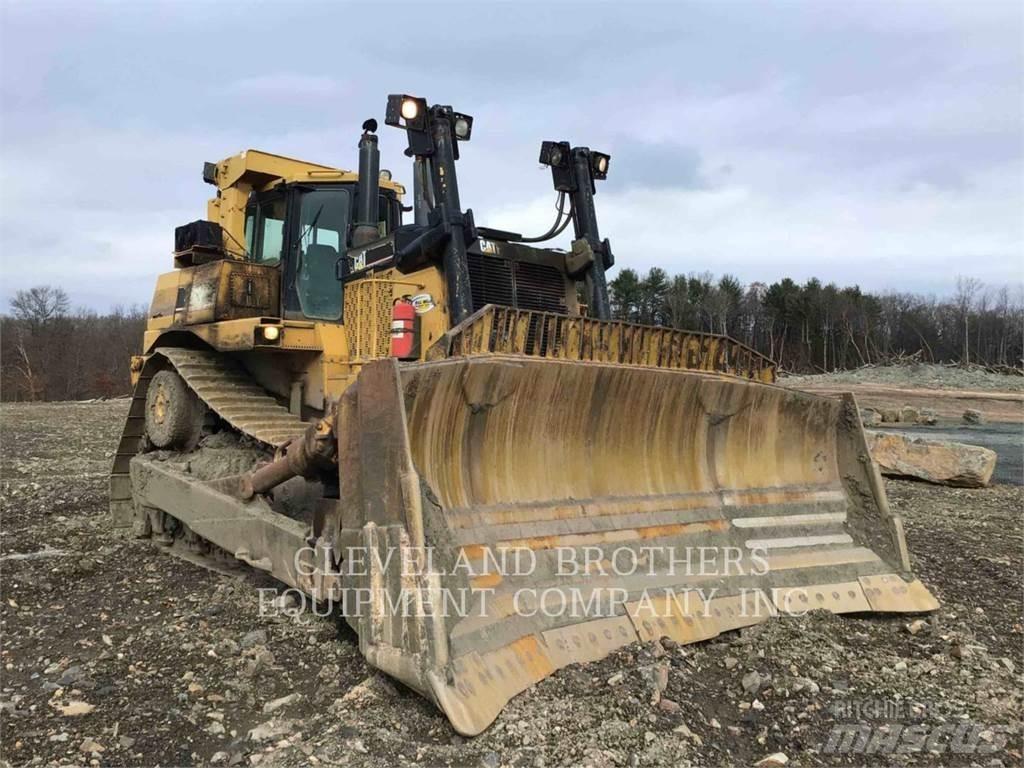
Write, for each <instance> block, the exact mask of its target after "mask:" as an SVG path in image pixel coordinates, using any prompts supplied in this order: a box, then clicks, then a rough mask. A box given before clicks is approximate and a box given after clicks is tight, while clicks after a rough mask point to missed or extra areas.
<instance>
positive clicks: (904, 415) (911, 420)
mask: <svg viewBox="0 0 1024 768" xmlns="http://www.w3.org/2000/svg"><path fill="white" fill-rule="evenodd" d="M920 420H921V412H920V411H919V410H917V408H915V407H914V406H912V405H904V406H903V407H902V408H900V421H902V422H906V423H907V424H916V423H917V422H918V421H920Z"/></svg>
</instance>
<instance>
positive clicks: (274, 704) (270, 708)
mask: <svg viewBox="0 0 1024 768" xmlns="http://www.w3.org/2000/svg"><path fill="white" fill-rule="evenodd" d="M300 701H302V694H301V693H290V694H288V695H287V696H282V697H281V698H279V699H274V700H273V701H268V702H267V703H266V704H264V705H263V714H265V715H269V714H271V713H272V712H276V711H277V710H279V709H281V708H282V707H290V706H291V705H292V704H297V703H298V702H300Z"/></svg>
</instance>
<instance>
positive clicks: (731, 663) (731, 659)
mask: <svg viewBox="0 0 1024 768" xmlns="http://www.w3.org/2000/svg"><path fill="white" fill-rule="evenodd" d="M722 663H723V664H724V665H725V668H726V669H732V668H733V667H735V666H736V665H737V664H739V663H740V660H739V659H737V658H736V657H735V656H726V657H725V659H724V660H723V661H722Z"/></svg>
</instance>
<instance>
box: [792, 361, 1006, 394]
mask: <svg viewBox="0 0 1024 768" xmlns="http://www.w3.org/2000/svg"><path fill="white" fill-rule="evenodd" d="M786 381H787V382H793V383H799V384H808V385H814V384H825V383H829V384H880V385H887V386H891V387H903V388H907V387H914V388H921V389H937V390H948V391H964V390H967V391H970V390H978V391H1001V392H1024V376H1016V375H1012V374H1001V373H991V372H989V371H986V370H985V369H983V368H978V367H974V366H970V367H966V368H961V367H958V366H950V365H933V364H929V363H908V364H907V365H886V366H875V367H866V368H857V369H855V370H852V371H841V372H838V373H826V374H814V375H810V376H786Z"/></svg>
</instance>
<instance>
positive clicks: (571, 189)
mask: <svg viewBox="0 0 1024 768" xmlns="http://www.w3.org/2000/svg"><path fill="white" fill-rule="evenodd" d="M385 123H386V124H387V125H390V126H394V127H397V128H399V129H400V130H402V131H404V132H405V135H406V138H407V140H408V150H407V152H406V154H407V155H408V156H409V157H411V158H412V166H413V168H412V171H413V200H412V203H413V204H412V205H410V206H408V207H406V206H405V205H404V204H403V200H404V193H405V189H404V188H403V187H402V186H401V185H399V184H398V183H396V182H395V181H394V180H393V179H392V178H391V174H390V173H389V172H388V171H382V170H380V167H379V166H380V159H379V158H380V154H379V150H378V137H377V135H376V130H377V124H376V121H374V120H368V121H366V123H364V125H363V134H362V137H361V139H360V141H359V166H358V172H357V173H352V172H349V171H343V170H339V169H337V168H332V167H327V166H322V165H316V164H313V163H307V162H301V161H298V160H293V159H289V158H285V157H280V156H276V155H272V154H267V153H264V152H257V151H253V150H249V151H246V152H242V153H241V154H238V155H235V156H233V157H230V158H228V159H227V160H224V161H222V162H220V163H216V164H213V163H206V164H205V165H204V168H203V179H204V181H206V182H207V183H209V184H212V185H214V186H215V187H216V195H215V197H214V198H213V199H212V200H210V202H209V206H208V213H207V218H206V219H205V220H200V221H196V222H192V223H191V224H186V225H184V226H182V227H179V228H178V229H177V230H176V232H175V251H174V267H175V268H174V270H173V271H172V272H168V273H166V274H164V275H161V276H160V277H159V278H158V279H157V285H156V290H155V293H154V296H153V302H152V306H151V307H150V311H149V318H148V323H147V328H146V332H145V338H144V343H143V349H142V354H141V355H139V356H137V357H135V358H133V359H132V367H131V371H132V379H133V385H134V391H133V397H132V401H131V407H130V411H129V414H128V418H127V421H126V423H125V426H124V431H123V436H122V438H121V440H120V444H119V446H118V449H117V453H116V457H115V460H114V465H113V470H112V474H111V478H110V500H111V513H112V518H113V521H114V523H115V524H117V525H121V526H134V529H135V532H136V534H137V535H140V536H147V537H152V538H153V539H154V540H156V541H157V542H159V544H160V545H162V546H167V547H171V548H183V549H186V550H188V549H190V550H193V551H194V550H199V551H201V552H203V553H206V554H207V555H210V556H212V555H214V554H218V555H221V556H223V555H227V556H229V557H231V558H233V559H234V560H238V561H243V562H244V563H247V564H249V565H250V566H252V567H254V568H258V569H261V570H263V571H265V572H267V573H269V574H270V575H272V576H273V577H274V578H275V579H277V580H279V581H280V582H282V583H283V584H285V585H288V586H289V587H291V588H294V589H297V590H301V591H302V592H303V593H304V594H306V595H308V596H309V597H310V598H311V599H313V600H316V601H318V603H324V604H329V605H332V606H334V607H335V608H336V609H337V610H338V611H339V612H340V613H342V614H343V615H344V617H345V619H346V620H347V622H348V623H349V624H350V625H351V626H352V627H353V628H354V629H355V630H356V632H357V633H358V636H359V645H360V650H361V652H362V653H363V654H364V656H365V657H366V658H367V659H368V661H369V662H370V663H371V664H372V665H374V666H376V667H378V668H380V669H381V670H383V671H385V672H386V673H388V674H390V675H392V676H394V677H395V678H397V679H398V680H400V681H402V682H403V683H404V684H406V685H408V686H409V687H411V688H413V689H415V690H417V691H419V692H420V693H421V694H423V695H424V696H426V697H427V698H429V699H430V700H432V701H433V702H434V703H435V704H436V705H437V706H438V707H439V708H440V709H441V710H442V711H443V712H444V713H445V715H447V717H448V718H449V719H450V721H451V723H452V725H453V727H454V728H455V729H456V730H457V731H458V732H459V733H462V734H464V735H474V734H477V733H479V732H481V731H482V730H483V729H485V728H486V727H487V726H488V725H489V724H490V723H491V722H492V721H493V720H494V719H495V717H497V715H498V713H499V712H500V710H501V708H502V707H503V706H504V705H505V704H506V703H507V702H508V701H509V699H511V698H512V697H513V696H515V695H516V694H518V693H519V692H521V691H523V690H524V689H526V688H527V687H529V686H530V685H532V684H534V683H536V682H537V681H539V680H541V679H542V678H544V677H545V676H547V675H550V674H552V672H554V671H555V670H557V669H559V668H561V667H564V666H566V665H569V664H573V663H583V662H588V661H592V660H596V659H599V658H601V657H603V656H605V655H607V654H608V653H610V652H612V651H613V650H615V649H617V648H620V647H622V646H624V645H627V644H629V643H633V642H637V641H648V640H657V639H659V638H661V637H663V636H667V637H670V638H672V639H674V640H676V641H678V642H680V643H691V642H697V641H700V640H704V639H707V638H710V637H713V636H715V635H717V634H719V633H721V632H725V631H728V630H735V629H737V628H740V627H744V626H750V625H753V624H756V623H758V622H761V621H765V620H767V619H770V618H772V617H776V616H782V615H786V614H792V613H799V612H804V611H807V610H812V609H824V610H828V611H832V612H835V613H846V612H865V611H898V612H918V611H928V610H932V609H934V608H935V607H936V605H937V604H936V601H935V600H934V598H933V597H932V596H931V595H930V594H929V592H928V590H927V589H926V588H925V587H924V586H923V585H922V584H921V583H920V582H919V581H918V580H917V579H915V578H914V576H913V574H912V573H911V565H910V561H909V557H908V553H907V547H906V543H905V541H904V535H903V527H902V522H901V519H900V517H899V515H898V514H896V513H894V512H893V511H892V510H891V509H890V507H889V504H888V503H887V500H886V496H885V491H884V488H883V485H882V482H881V479H880V476H879V472H878V469H877V467H876V465H875V464H874V463H873V461H872V460H871V457H870V454H869V452H868V448H867V446H866V443H865V438H864V433H863V430H862V427H861V423H860V419H859V414H858V410H857V406H856V403H855V402H854V400H853V397H852V396H845V397H842V398H840V399H832V398H826V397H820V396H816V395H812V394H807V393H803V392H799V391H795V390H793V389H789V388H783V387H780V386H777V385H776V384H775V383H774V382H775V368H774V366H773V364H772V362H771V361H770V360H769V359H767V358H766V357H764V356H762V355H761V354H759V353H758V352H756V351H755V350H753V349H751V348H749V347H747V346H745V345H743V344H741V343H738V342H737V341H734V340H733V339H731V338H728V337H726V336H720V335H713V334H707V333H698V332H689V331H683V330H677V329H671V328H663V327H651V326H644V325H637V324H632V323H627V322H621V321H617V320H613V319H612V318H611V311H610V307H609V298H608V288H607V283H606V278H605V272H606V270H607V269H608V268H610V267H611V266H612V264H613V256H612V249H611V245H610V243H609V241H608V240H607V239H602V238H601V237H600V235H599V230H598V224H597V215H596V209H595V204H594V193H595V191H596V189H597V186H596V183H597V182H598V181H601V180H603V179H605V178H606V176H607V174H608V169H609V164H610V158H609V156H608V155H605V154H602V153H600V152H596V151H592V150H590V149H589V148H587V147H582V146H573V145H572V144H570V143H569V142H564V141H557V142H556V141H546V142H543V144H542V147H541V154H540V161H541V163H542V164H543V165H546V166H548V167H549V168H550V171H551V176H552V180H553V183H554V188H555V191H556V193H557V197H556V207H557V214H556V217H555V222H554V224H553V225H552V226H551V228H550V229H549V230H548V231H547V232H546V233H544V234H542V235H539V236H537V237H524V236H522V235H521V234H518V233H515V232H506V231H501V230H496V229H488V228H485V227H482V226H477V224H476V222H475V221H474V217H473V214H472V211H471V210H468V209H463V207H462V203H461V202H460V199H459V190H458V182H457V175H456V161H457V159H458V156H459V148H460V146H461V145H463V144H464V142H466V141H468V140H469V139H470V136H471V133H472V127H473V120H472V118H471V117H470V116H469V115H466V114H462V113H459V112H456V111H454V110H453V109H452V108H451V107H449V106H444V105H430V104H428V102H427V101H426V100H424V99H422V98H416V97H411V96H408V95H403V94H398V95H393V96H390V97H389V98H388V104H387V113H386V118H385ZM409 212H412V213H413V217H412V218H413V221H411V222H407V223H403V214H405V213H409ZM570 224H571V225H572V226H573V240H572V247H571V249H569V250H559V249H555V248H548V247H543V246H542V245H539V244H540V243H543V242H545V241H547V240H550V239H552V238H553V237H555V236H557V235H558V234H559V233H561V232H562V231H563V230H565V229H566V228H567V227H568V226H569V225H570Z"/></svg>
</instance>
